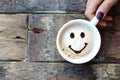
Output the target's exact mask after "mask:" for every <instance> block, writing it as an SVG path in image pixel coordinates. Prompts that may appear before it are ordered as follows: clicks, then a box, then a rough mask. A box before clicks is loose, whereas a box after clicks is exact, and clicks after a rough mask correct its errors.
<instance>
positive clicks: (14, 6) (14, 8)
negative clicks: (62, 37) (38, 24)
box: [0, 0, 120, 14]
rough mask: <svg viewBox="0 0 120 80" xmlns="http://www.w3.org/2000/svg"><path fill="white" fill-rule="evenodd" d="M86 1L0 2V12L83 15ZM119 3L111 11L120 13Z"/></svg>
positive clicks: (31, 0) (22, 0) (11, 0)
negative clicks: (75, 13) (70, 13)
mask: <svg viewBox="0 0 120 80" xmlns="http://www.w3.org/2000/svg"><path fill="white" fill-rule="evenodd" d="M86 2H87V0H74V1H73V0H0V12H13V13H16V12H33V13H50V12H51V13H66V12H79V13H84V11H85V6H86ZM119 4H120V2H119V3H118V4H117V6H116V7H115V8H113V9H112V10H111V12H112V13H115V14H118V13H120V5H119Z"/></svg>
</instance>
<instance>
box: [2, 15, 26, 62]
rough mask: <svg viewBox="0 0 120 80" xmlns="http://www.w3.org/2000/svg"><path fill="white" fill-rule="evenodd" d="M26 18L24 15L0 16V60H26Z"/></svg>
mask: <svg viewBox="0 0 120 80" xmlns="http://www.w3.org/2000/svg"><path fill="white" fill-rule="evenodd" d="M26 18H27V15H26V14H0V60H23V59H25V58H26V53H27V24H26Z"/></svg>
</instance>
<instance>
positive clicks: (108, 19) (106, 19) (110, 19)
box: [102, 15, 113, 21]
mask: <svg viewBox="0 0 120 80" xmlns="http://www.w3.org/2000/svg"><path fill="white" fill-rule="evenodd" d="M102 20H104V21H112V20H113V18H112V16H109V15H108V16H105V17H104V18H103V19H102Z"/></svg>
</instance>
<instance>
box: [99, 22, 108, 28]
mask: <svg viewBox="0 0 120 80" xmlns="http://www.w3.org/2000/svg"><path fill="white" fill-rule="evenodd" d="M98 25H99V26H103V27H106V26H107V23H106V22H105V21H101V22H99V23H98Z"/></svg>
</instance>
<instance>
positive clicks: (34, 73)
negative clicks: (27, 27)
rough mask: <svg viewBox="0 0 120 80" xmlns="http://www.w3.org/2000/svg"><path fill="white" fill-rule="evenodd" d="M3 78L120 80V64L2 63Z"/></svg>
mask: <svg viewBox="0 0 120 80" xmlns="http://www.w3.org/2000/svg"><path fill="white" fill-rule="evenodd" d="M0 79H1V80H119V79H120V64H94V65H86V64H85V65H73V64H67V63H26V62H18V63H16V62H15V63H13V62H11V63H10V62H9V63H7V62H6V63H0Z"/></svg>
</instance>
